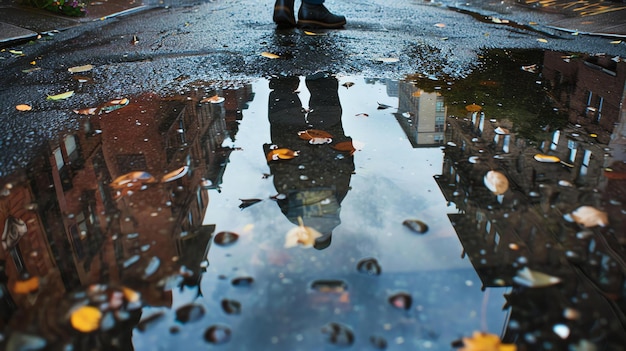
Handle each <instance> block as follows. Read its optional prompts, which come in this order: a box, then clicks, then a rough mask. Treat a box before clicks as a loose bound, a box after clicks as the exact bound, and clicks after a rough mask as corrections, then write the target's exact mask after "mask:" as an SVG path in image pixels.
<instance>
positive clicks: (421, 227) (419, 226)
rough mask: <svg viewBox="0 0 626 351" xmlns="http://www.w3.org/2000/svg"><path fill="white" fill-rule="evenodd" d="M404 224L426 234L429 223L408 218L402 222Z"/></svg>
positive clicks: (416, 231)
mask: <svg viewBox="0 0 626 351" xmlns="http://www.w3.org/2000/svg"><path fill="white" fill-rule="evenodd" d="M402 225H404V226H405V227H407V228H409V229H411V230H412V231H414V232H415V233H419V234H424V233H426V232H427V231H428V225H426V223H424V222H422V221H420V220H418V219H406V220H404V221H403V222H402Z"/></svg>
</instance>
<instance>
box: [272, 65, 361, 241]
mask: <svg viewBox="0 0 626 351" xmlns="http://www.w3.org/2000/svg"><path fill="white" fill-rule="evenodd" d="M299 83H300V81H299V78H298V77H286V78H273V79H272V80H270V89H272V92H271V93H270V96H269V121H270V132H271V138H272V144H273V145H275V146H277V147H279V148H288V149H291V150H294V151H299V153H298V156H297V157H295V158H293V159H289V160H275V161H269V167H270V171H271V173H272V175H273V177H274V186H275V187H276V191H278V193H279V194H282V195H283V196H281V197H278V199H277V202H278V205H279V206H280V208H281V211H282V212H283V214H284V215H285V216H286V217H287V218H288V219H289V220H290V221H291V222H292V223H294V224H296V225H297V224H299V221H298V217H300V218H301V219H302V221H303V224H304V225H305V226H308V227H312V228H313V229H316V230H317V231H319V232H320V233H321V234H322V237H320V238H317V239H316V241H315V244H314V247H315V248H317V249H323V248H326V247H327V246H328V245H330V240H331V235H332V230H333V229H334V228H335V227H336V226H338V225H339V224H340V223H341V220H340V219H339V211H340V204H341V201H342V200H343V198H344V197H345V196H346V194H347V192H348V189H349V185H350V177H351V176H352V172H353V171H354V159H353V156H352V153H351V152H345V151H338V150H337V149H340V148H338V147H336V146H337V145H338V144H339V145H341V144H345V143H346V142H347V143H351V139H350V138H349V137H347V136H345V135H344V131H343V126H342V124H341V113H342V110H341V106H340V104H339V95H338V92H337V88H338V81H337V79H336V78H335V77H333V76H331V75H330V74H328V73H325V72H320V73H316V74H314V75H312V76H308V77H307V78H306V86H307V88H308V90H309V92H310V93H311V99H310V102H309V112H305V111H303V109H302V103H301V102H300V98H299V97H298V94H297V92H296V90H297V89H298V85H299ZM312 129H315V130H321V131H324V132H326V133H328V134H330V135H331V137H332V138H331V140H325V141H323V143H322V144H316V143H315V142H311V140H308V141H307V140H305V139H303V138H301V137H300V135H299V132H302V131H306V130H312ZM326 142H329V143H326ZM264 148H265V153H266V155H267V154H268V153H269V152H270V151H271V148H272V145H269V144H266V145H264Z"/></svg>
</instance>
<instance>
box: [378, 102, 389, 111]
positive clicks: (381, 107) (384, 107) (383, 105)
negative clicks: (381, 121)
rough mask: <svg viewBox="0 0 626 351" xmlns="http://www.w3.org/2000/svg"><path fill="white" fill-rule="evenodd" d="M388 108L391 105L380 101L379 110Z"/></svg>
mask: <svg viewBox="0 0 626 351" xmlns="http://www.w3.org/2000/svg"><path fill="white" fill-rule="evenodd" d="M388 108H391V106H389V105H385V104H381V103H380V102H379V103H378V109H379V110H385V109H388Z"/></svg>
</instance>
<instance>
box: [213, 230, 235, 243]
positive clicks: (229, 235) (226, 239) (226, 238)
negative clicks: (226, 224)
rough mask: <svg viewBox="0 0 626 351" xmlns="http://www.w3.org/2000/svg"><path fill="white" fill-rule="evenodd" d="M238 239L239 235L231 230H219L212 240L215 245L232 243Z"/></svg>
mask: <svg viewBox="0 0 626 351" xmlns="http://www.w3.org/2000/svg"><path fill="white" fill-rule="evenodd" d="M237 239H239V235H238V234H236V233H233V232H219V233H217V234H216V235H215V239H214V240H213V241H214V242H215V243H216V244H217V245H221V246H226V245H230V244H233V243H234V242H236V241H237Z"/></svg>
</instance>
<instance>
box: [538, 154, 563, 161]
mask: <svg viewBox="0 0 626 351" xmlns="http://www.w3.org/2000/svg"><path fill="white" fill-rule="evenodd" d="M534 158H535V160H537V161H539V162H543V163H557V162H561V159H560V158H558V157H556V156H551V155H544V154H535V156H534Z"/></svg>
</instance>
